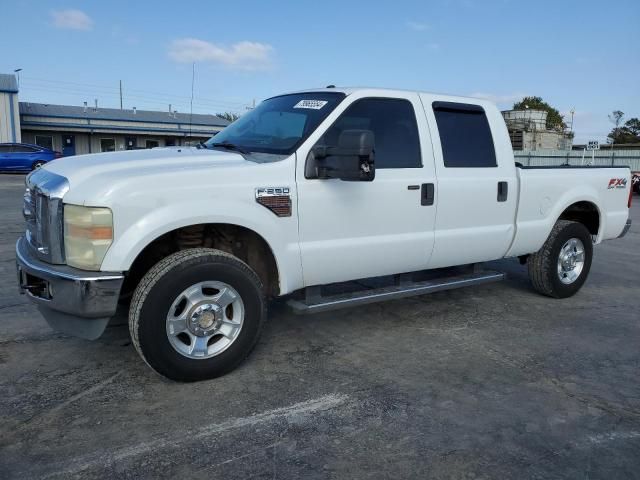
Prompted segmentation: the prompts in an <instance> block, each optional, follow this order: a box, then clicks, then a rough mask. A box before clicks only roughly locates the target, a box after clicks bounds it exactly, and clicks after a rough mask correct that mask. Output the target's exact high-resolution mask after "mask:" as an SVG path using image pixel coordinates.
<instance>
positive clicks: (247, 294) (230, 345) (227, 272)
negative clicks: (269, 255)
mask: <svg viewBox="0 0 640 480" xmlns="http://www.w3.org/2000/svg"><path fill="white" fill-rule="evenodd" d="M265 318H266V312H265V300H264V295H263V288H262V283H261V282H260V279H259V278H258V275H256V273H255V272H254V271H253V270H252V269H251V268H250V267H249V266H248V265H247V264H245V263H244V262H242V261H241V260H239V259H238V258H236V257H234V256H232V255H230V254H228V253H226V252H222V251H220V250H214V249H210V248H194V249H189V250H183V251H180V252H177V253H174V254H172V255H170V256H169V257H167V258H165V259H164V260H162V261H160V262H159V263H157V264H156V265H155V266H154V267H153V268H151V270H149V272H147V274H146V275H145V276H144V277H143V278H142V280H141V281H140V283H139V284H138V286H137V288H136V290H135V292H134V294H133V298H132V300H131V306H130V309H129V331H130V333H131V338H132V341H133V344H134V346H135V348H136V350H137V351H138V353H139V354H140V356H141V357H142V358H143V359H144V361H145V362H146V363H147V364H148V365H149V366H150V367H151V368H152V369H154V370H155V371H156V372H158V373H159V374H161V375H164V376H165V377H168V378H170V379H172V380H177V381H188V382H189V381H198V380H206V379H211V378H215V377H219V376H221V375H224V374H225V373H228V372H230V371H231V370H233V369H234V368H235V367H236V366H238V364H239V363H240V362H242V360H244V359H245V358H246V357H247V356H248V355H249V353H250V352H251V350H252V349H253V347H254V346H255V344H256V342H257V340H258V337H259V335H260V332H261V329H262V324H263V322H264V320H265Z"/></svg>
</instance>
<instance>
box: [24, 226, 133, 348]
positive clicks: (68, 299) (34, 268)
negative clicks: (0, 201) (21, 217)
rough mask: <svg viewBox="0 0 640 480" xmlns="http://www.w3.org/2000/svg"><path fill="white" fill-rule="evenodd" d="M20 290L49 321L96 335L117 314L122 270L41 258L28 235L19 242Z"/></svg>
mask: <svg viewBox="0 0 640 480" xmlns="http://www.w3.org/2000/svg"><path fill="white" fill-rule="evenodd" d="M16 268H17V273H18V283H19V285H20V293H23V294H26V295H27V296H28V297H29V299H30V300H31V301H32V302H34V303H35V304H36V305H37V306H38V308H39V309H40V312H41V313H42V315H43V316H44V317H45V319H46V320H47V322H48V323H49V325H51V326H52V327H53V328H54V329H56V330H61V331H63V332H65V333H69V334H71V335H75V336H79V337H83V338H90V339H93V338H97V337H99V336H100V335H101V334H102V332H103V331H104V328H105V327H106V325H107V323H108V321H109V318H110V317H112V316H114V315H115V313H116V309H117V306H118V298H119V296H120V289H121V288H122V283H123V281H124V275H123V274H121V273H105V272H87V271H84V270H79V269H77V268H72V267H68V266H66V265H51V264H48V263H45V262H42V261H41V260H38V259H37V258H36V257H35V255H34V254H33V253H32V251H31V249H30V247H29V245H28V243H27V241H26V239H25V238H24V237H21V238H20V239H19V240H18V242H17V243H16Z"/></svg>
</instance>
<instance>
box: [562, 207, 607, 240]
mask: <svg viewBox="0 0 640 480" xmlns="http://www.w3.org/2000/svg"><path fill="white" fill-rule="evenodd" d="M601 219H602V216H601V213H600V209H599V208H598V206H597V205H596V204H595V203H594V202H592V201H589V200H579V201H576V202H573V203H572V204H570V205H569V206H567V207H566V208H565V209H564V210H563V211H562V213H560V215H559V216H558V218H557V219H556V223H557V222H558V220H571V221H574V222H578V223H582V224H583V225H584V226H585V227H586V228H587V230H589V233H590V234H591V235H592V236H594V237H598V235H599V234H600V231H601V228H602V225H601ZM554 224H555V223H554Z"/></svg>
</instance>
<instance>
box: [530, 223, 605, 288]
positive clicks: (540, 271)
mask: <svg viewBox="0 0 640 480" xmlns="http://www.w3.org/2000/svg"><path fill="white" fill-rule="evenodd" d="M592 257H593V245H592V242H591V234H590V233H589V230H587V228H586V227H585V226H584V225H583V224H581V223H578V222H572V221H568V220H558V222H557V223H556V224H555V226H554V227H553V229H552V230H551V233H550V234H549V238H547V241H546V242H545V244H544V245H543V246H542V248H541V249H540V250H539V251H538V252H536V253H534V254H533V255H531V256H530V257H529V259H528V265H529V278H530V280H531V284H532V285H533V288H535V289H536V290H537V291H538V292H540V293H542V294H543V295H547V296H549V297H554V298H566V297H570V296H572V295H574V294H575V293H576V292H577V291H578V290H580V288H581V287H582V285H583V284H584V282H585V280H586V279H587V275H588V274H589V270H590V269H591V260H592Z"/></svg>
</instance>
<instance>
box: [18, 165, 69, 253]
mask: <svg viewBox="0 0 640 480" xmlns="http://www.w3.org/2000/svg"><path fill="white" fill-rule="evenodd" d="M68 190H69V183H68V182H67V179H66V178H64V177H62V176H60V175H56V174H53V173H51V172H48V171H46V170H43V169H40V170H36V171H35V172H34V173H32V174H31V175H29V176H28V177H27V189H26V191H25V194H24V204H23V210H22V213H23V215H24V218H25V221H26V223H27V226H26V227H27V228H26V233H25V236H26V238H27V242H29V245H30V246H31V248H32V249H33V251H34V252H35V254H36V255H37V256H38V257H39V258H40V259H41V260H44V261H46V262H49V263H56V264H61V263H64V248H63V238H62V235H63V230H62V228H63V225H62V208H63V204H62V197H63V196H64V194H65V193H66V192H67V191H68Z"/></svg>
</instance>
